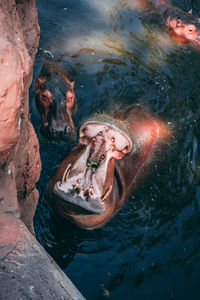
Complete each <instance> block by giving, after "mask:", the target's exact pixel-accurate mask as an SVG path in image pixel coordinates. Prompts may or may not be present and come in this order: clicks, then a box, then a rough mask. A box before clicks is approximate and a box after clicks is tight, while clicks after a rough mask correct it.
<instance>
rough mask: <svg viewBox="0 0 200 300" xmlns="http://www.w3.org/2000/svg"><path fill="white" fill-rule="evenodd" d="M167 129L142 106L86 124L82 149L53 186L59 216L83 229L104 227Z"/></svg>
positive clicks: (54, 179)
mask: <svg viewBox="0 0 200 300" xmlns="http://www.w3.org/2000/svg"><path fill="white" fill-rule="evenodd" d="M163 128H164V127H163V125H162V122H161V121H159V120H158V119H156V118H155V117H153V116H152V115H151V114H150V113H149V112H147V111H145V110H143V109H142V108H141V107H140V106H134V107H131V108H128V109H126V110H120V111H119V112H115V113H113V114H112V115H107V114H96V115H94V116H92V117H91V118H89V119H87V120H86V121H85V122H83V125H82V126H81V127H80V130H79V142H78V145H77V146H76V147H75V148H74V149H73V150H72V151H71V153H70V154H69V155H68V156H67V157H66V158H65V159H64V160H63V162H62V163H61V165H60V166H59V168H58V169H57V171H56V173H55V174H54V175H53V176H52V177H51V178H50V181H49V199H50V203H51V204H52V206H53V208H54V209H55V211H56V212H57V213H58V214H59V215H60V216H61V217H63V218H66V219H68V220H70V221H71V222H73V223H74V224H76V225H77V226H79V227H80V228H84V229H93V228H99V227H102V226H103V225H104V224H105V223H106V222H107V221H108V220H109V219H110V218H111V217H112V216H113V215H114V214H115V213H116V212H117V211H118V210H119V209H120V208H121V207H122V205H123V204H124V202H125V199H126V198H127V197H128V196H129V195H130V193H131V192H132V190H133V188H134V186H135V183H136V179H137V178H138V176H139V175H140V173H141V170H142V169H143V168H144V166H145V165H147V164H148V163H149V162H150V161H151V157H152V153H153V150H154V148H155V146H156V145H158V142H159V140H160V139H161V137H162V136H163V133H162V132H164V130H163Z"/></svg>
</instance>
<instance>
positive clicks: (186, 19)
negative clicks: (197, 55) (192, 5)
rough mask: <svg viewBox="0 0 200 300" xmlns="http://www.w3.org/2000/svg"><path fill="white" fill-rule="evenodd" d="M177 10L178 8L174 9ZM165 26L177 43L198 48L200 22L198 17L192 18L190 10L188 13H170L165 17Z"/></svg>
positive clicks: (199, 47)
mask: <svg viewBox="0 0 200 300" xmlns="http://www.w3.org/2000/svg"><path fill="white" fill-rule="evenodd" d="M176 11H177V12H179V10H178V9H176ZM166 25H167V27H168V28H169V29H170V37H171V38H172V39H173V40H174V41H175V42H178V43H181V44H184V45H187V44H191V45H192V46H193V47H195V48H197V49H200V23H199V19H197V18H194V17H193V15H192V11H190V12H189V13H183V12H182V11H181V14H177V15H174V16H173V15H172V16H169V17H168V18H167V21H166Z"/></svg>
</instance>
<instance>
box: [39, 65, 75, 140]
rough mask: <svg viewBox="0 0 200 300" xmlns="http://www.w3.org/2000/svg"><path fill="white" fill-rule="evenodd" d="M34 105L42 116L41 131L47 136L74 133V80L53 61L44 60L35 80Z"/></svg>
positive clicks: (58, 137) (71, 135)
mask: <svg viewBox="0 0 200 300" xmlns="http://www.w3.org/2000/svg"><path fill="white" fill-rule="evenodd" d="M35 89H36V97H35V100H36V106H37V108H38V110H39V112H40V114H41V116H42V126H41V132H42V133H43V135H44V136H45V137H47V138H53V139H65V138H68V137H73V136H74V135H75V126H74V122H73V120H72V114H73V113H74V110H75V107H76V101H75V93H74V81H70V80H69V78H68V77H67V75H66V71H65V70H64V69H63V68H62V67H60V66H59V65H58V64H57V63H55V62H50V61H49V62H46V63H45V64H44V65H43V67H42V70H41V72H40V75H39V76H38V77H37V79H36V80H35Z"/></svg>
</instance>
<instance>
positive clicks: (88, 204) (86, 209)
mask: <svg viewBox="0 0 200 300" xmlns="http://www.w3.org/2000/svg"><path fill="white" fill-rule="evenodd" d="M60 187H61V183H60V182H57V183H56V184H55V186H54V194H55V195H56V196H57V197H59V200H60V201H59V202H60V205H62V206H63V207H65V209H70V210H73V211H78V209H77V208H75V206H76V207H79V208H80V209H79V212H82V213H84V214H97V215H102V214H104V212H105V210H106V208H105V205H104V204H103V203H101V201H100V200H99V199H98V198H93V199H92V201H91V199H90V201H89V200H88V201H86V200H85V199H83V198H82V197H80V196H78V195H74V192H73V191H72V190H71V191H69V192H65V191H63V190H62V189H61V188H60ZM61 202H62V203H61Z"/></svg>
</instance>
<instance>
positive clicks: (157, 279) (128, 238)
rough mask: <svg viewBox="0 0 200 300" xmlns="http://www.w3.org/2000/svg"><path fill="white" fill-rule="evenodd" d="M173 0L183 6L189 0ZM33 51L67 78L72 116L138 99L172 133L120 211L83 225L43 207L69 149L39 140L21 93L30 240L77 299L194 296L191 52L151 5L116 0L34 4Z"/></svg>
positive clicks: (194, 79)
mask: <svg viewBox="0 0 200 300" xmlns="http://www.w3.org/2000/svg"><path fill="white" fill-rule="evenodd" d="M186 2H187V1H178V0H176V1H174V3H175V4H176V5H180V7H181V8H182V9H184V10H186V11H187V10H188V9H190V8H191V7H193V9H194V11H195V14H196V15H197V16H198V13H199V14H200V7H199V5H198V1H189V2H190V4H191V5H190V6H189V4H188V3H189V2H187V3H186ZM38 12H39V21H40V26H41V41H40V49H39V51H38V55H37V58H36V62H35V68H34V78H35V77H36V76H37V75H38V74H39V72H40V70H41V67H42V64H43V63H44V62H45V61H46V60H49V59H50V60H54V61H57V62H58V63H59V64H61V65H62V66H64V67H66V68H67V69H68V70H69V71H70V72H71V74H72V76H73V78H74V79H75V92H76V95H77V102H78V111H77V113H76V115H75V116H74V121H75V125H76V127H78V126H79V122H80V121H81V120H83V119H85V118H86V117H87V116H88V115H90V114H92V113H94V112H101V111H110V110H112V109H113V108H114V107H117V106H118V105H120V106H122V107H123V106H124V107H126V106H127V105H130V104H131V105H132V104H135V103H139V104H141V105H142V106H144V107H147V108H148V109H150V110H151V111H152V112H153V113H154V114H155V115H157V116H158V117H159V118H161V119H162V120H164V121H165V122H166V123H167V124H168V126H169V127H170V128H171V131H172V138H171V140H170V141H168V143H167V145H165V147H163V148H160V149H157V150H156V151H155V154H154V158H153V160H152V164H151V168H150V169H149V170H148V171H147V170H144V171H143V173H144V174H145V173H146V174H145V180H142V181H141V182H140V183H139V184H138V186H137V189H136V190H135V192H134V194H133V195H131V197H130V199H128V200H127V202H126V204H125V205H124V207H123V208H122V209H121V210H120V212H119V213H118V214H117V215H116V216H114V217H113V218H112V219H111V221H110V222H109V223H108V224H107V225H105V226H104V227H103V228H101V229H98V230H93V231H84V230H80V229H78V228H76V227H75V226H73V225H72V224H70V223H69V222H67V221H63V220H61V219H60V218H58V217H57V216H56V215H55V214H54V212H53V211H52V210H51V208H50V206H49V203H48V197H47V183H48V180H49V178H50V176H51V175H52V174H53V173H54V171H55V169H56V167H57V166H58V164H59V161H61V160H62V158H63V157H64V156H65V155H66V153H68V152H69V151H70V150H71V149H72V147H73V145H72V144H70V143H66V144H63V143H61V144H59V143H55V142H50V141H47V140H45V139H44V138H43V137H42V136H41V135H40V129H39V128H40V116H39V114H38V112H37V111H36V108H35V104H34V89H33V87H32V88H31V90H30V98H31V103H30V111H31V118H32V122H33V124H34V127H35V129H36V132H37V134H38V138H39V142H40V152H41V159H42V164H43V168H42V173H41V178H40V181H39V183H38V189H39V192H40V202H39V204H38V208H37V211H36V215H35V220H34V222H35V230H36V234H37V238H38V240H39V241H40V243H41V244H42V245H43V246H44V247H45V249H46V250H47V251H48V252H49V253H50V254H51V256H52V257H53V258H54V259H55V260H56V262H57V263H58V264H59V266H60V267H61V268H62V269H63V270H64V272H66V274H67V275H68V276H69V277H70V278H71V280H72V281H73V282H74V283H75V285H76V286H77V287H78V288H79V289H80V291H81V292H82V293H83V295H84V296H85V297H86V298H87V299H106V298H108V297H109V299H122V298H125V299H134V300H135V299H139V300H140V299H142V300H146V299H148V300H149V299H158V300H159V299H162V300H165V299H176V300H177V299H189V298H190V299H199V278H200V252H199V249H200V238H199V237H200V226H199V225H200V155H199V154H200V153H199V152H200V151H199V140H200V130H199V128H200V117H199V115H200V101H199V100H200V99H199V98H200V96H199V90H200V79H199V61H200V53H198V52H197V51H195V50H194V49H192V48H190V47H186V46H181V45H176V44H174V43H173V42H172V41H171V40H170V39H169V38H168V35H167V32H166V31H165V30H164V28H161V27H160V26H159V24H160V23H161V22H162V20H161V18H162V17H161V16H159V15H158V14H157V13H156V12H155V11H151V10H147V11H144V12H140V13H139V12H138V11H135V10H134V9H133V7H131V6H130V5H129V6H128V5H126V1H116V0H110V1H97V0H94V1H91V0H85V1H81V0H79V1H78V0H77V1H69V0H61V1H59V2H57V1H55V0H51V1H48V2H47V1H45V0H41V1H38Z"/></svg>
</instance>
